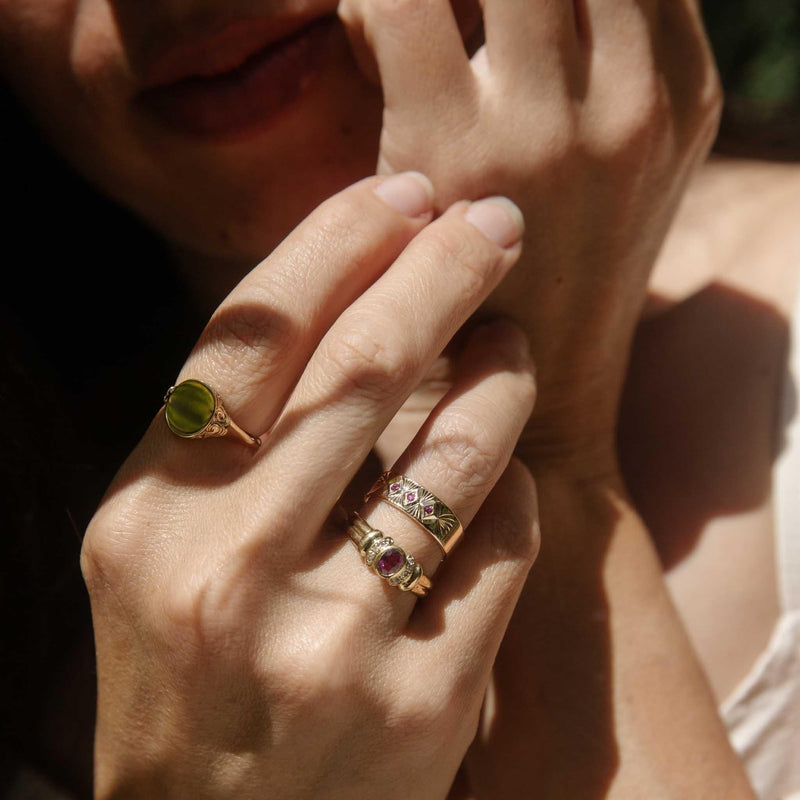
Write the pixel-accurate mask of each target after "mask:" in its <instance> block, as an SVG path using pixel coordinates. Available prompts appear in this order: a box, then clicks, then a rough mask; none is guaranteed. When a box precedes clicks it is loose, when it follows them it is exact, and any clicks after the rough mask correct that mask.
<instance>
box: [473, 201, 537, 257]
mask: <svg viewBox="0 0 800 800" xmlns="http://www.w3.org/2000/svg"><path fill="white" fill-rule="evenodd" d="M464 219H465V220H467V222H471V223H472V224H473V225H474V226H475V227H476V228H477V229H478V230H480V231H482V232H483V233H484V234H485V235H486V236H487V237H488V238H489V239H491V240H492V241H493V242H494V243H495V244H499V245H500V247H512V246H513V245H515V244H516V243H517V242H518V241H519V240H520V239H521V238H522V234H523V233H524V232H525V220H524V219H523V217H522V212H521V211H520V210H519V209H518V208H517V206H515V205H514V203H512V202H511V201H510V200H509V199H508V198H507V197H487V198H485V199H484V200H478V201H476V202H474V203H473V204H472V205H471V206H470V207H469V209H468V210H467V213H466V214H465V215H464Z"/></svg>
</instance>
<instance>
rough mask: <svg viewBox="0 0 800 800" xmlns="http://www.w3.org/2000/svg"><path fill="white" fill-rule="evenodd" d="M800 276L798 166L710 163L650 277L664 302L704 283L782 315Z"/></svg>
mask: <svg viewBox="0 0 800 800" xmlns="http://www.w3.org/2000/svg"><path fill="white" fill-rule="evenodd" d="M798 276H800V163H776V162H769V161H757V160H744V159H727V158H712V159H710V160H709V161H708V163H707V164H705V165H704V166H703V167H702V168H701V169H700V170H699V171H698V172H697V174H696V176H695V178H694V180H693V181H692V183H691V185H690V186H689V189H688V191H687V192H686V195H685V197H684V200H683V203H682V205H681V207H680V209H679V211H678V214H677V216H676V219H675V224H674V225H673V228H672V230H671V231H670V234H669V236H668V237H667V240H666V242H665V244H664V248H663V250H662V253H661V257H660V259H659V261H658V263H657V265H656V269H655V271H654V274H653V280H652V290H653V291H654V292H655V293H656V294H659V295H662V296H663V297H664V298H665V299H667V300H668V301H671V302H675V301H680V300H681V299H684V298H686V297H688V296H690V295H691V294H693V293H694V292H696V291H697V290H698V289H700V288H702V287H703V286H704V285H707V284H709V283H710V282H719V283H723V284H726V285H730V286H731V287H735V288H738V289H740V290H742V291H745V292H750V293H753V294H754V295H755V296H756V297H758V298H759V299H761V300H764V301H766V302H773V303H774V304H775V306H776V308H777V309H779V310H780V311H782V312H784V313H789V312H790V310H791V307H792V299H793V294H794V288H793V287H796V284H797V280H798Z"/></svg>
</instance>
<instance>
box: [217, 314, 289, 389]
mask: <svg viewBox="0 0 800 800" xmlns="http://www.w3.org/2000/svg"><path fill="white" fill-rule="evenodd" d="M297 335H298V333H297V330H296V328H295V325H294V323H293V322H292V320H291V319H290V318H289V317H288V316H287V315H285V314H282V313H279V312H277V311H276V310H275V309H273V308H270V307H268V306H267V305H266V304H263V303H256V302H252V303H240V304H239V305H237V306H236V307H234V308H229V309H226V310H225V311H222V312H220V313H219V314H218V315H217V316H216V317H215V318H214V319H213V320H212V321H211V322H210V323H209V326H208V328H207V329H206V331H205V333H204V335H203V340H202V341H201V346H205V347H209V348H211V350H212V352H213V356H214V360H215V361H218V362H220V363H222V364H225V366H226V368H227V369H230V370H233V371H235V372H236V373H237V374H241V375H244V376H246V375H248V374H250V373H254V374H257V375H261V374H262V373H263V370H264V368H265V366H269V365H270V364H273V363H275V362H276V361H278V360H280V359H281V358H282V357H285V354H286V353H287V352H288V351H289V350H290V349H291V348H292V347H293V345H294V343H295V340H296V338H297ZM256 364H257V366H256Z"/></svg>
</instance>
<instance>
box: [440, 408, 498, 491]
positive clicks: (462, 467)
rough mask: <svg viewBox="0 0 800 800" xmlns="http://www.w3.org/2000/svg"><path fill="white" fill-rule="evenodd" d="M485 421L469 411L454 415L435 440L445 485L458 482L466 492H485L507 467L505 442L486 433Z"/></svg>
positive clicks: (442, 427)
mask: <svg viewBox="0 0 800 800" xmlns="http://www.w3.org/2000/svg"><path fill="white" fill-rule="evenodd" d="M485 430H486V428H485V425H484V423H483V421H481V420H479V419H476V418H475V417H474V416H472V415H470V414H466V413H460V414H455V415H451V416H450V418H449V419H448V420H447V421H446V422H444V423H443V424H442V426H441V427H440V429H439V431H438V433H437V434H436V435H435V438H434V439H433V441H432V442H431V444H432V455H433V459H434V460H435V461H436V462H437V464H438V470H437V471H439V472H441V473H442V481H443V483H444V484H445V485H450V484H452V483H453V482H457V484H458V486H459V491H461V492H464V493H465V494H469V495H471V494H474V493H477V492H485V491H486V488H487V486H491V485H493V484H494V482H495V481H496V479H497V476H498V472H499V471H500V469H501V467H502V466H503V461H504V456H505V455H506V454H505V453H504V452H503V444H502V442H499V441H494V440H492V438H491V437H490V436H488V435H486V433H485Z"/></svg>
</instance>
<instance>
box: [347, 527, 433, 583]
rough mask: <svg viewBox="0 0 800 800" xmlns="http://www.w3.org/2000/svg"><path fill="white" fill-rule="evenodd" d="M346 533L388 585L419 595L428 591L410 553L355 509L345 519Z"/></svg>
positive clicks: (425, 580) (422, 575)
mask: <svg viewBox="0 0 800 800" xmlns="http://www.w3.org/2000/svg"><path fill="white" fill-rule="evenodd" d="M347 533H348V535H349V536H350V541H351V542H352V543H353V544H354V545H355V548H356V550H358V552H359V555H360V556H361V558H362V559H363V560H364V563H365V564H366V565H367V566H368V567H370V568H371V569H372V571H373V572H374V573H375V574H376V575H378V576H380V577H381V578H383V579H384V580H385V581H386V582H387V583H388V584H389V585H390V586H396V587H397V588H398V589H400V591H403V592H413V593H414V594H416V595H419V596H420V597H424V596H425V595H426V594H427V593H428V590H429V589H430V588H431V581H430V578H428V577H427V576H426V575H424V574H423V572H422V566H421V565H420V564H417V562H416V561H415V560H414V556H411V555H407V554H406V552H405V551H404V550H403V548H402V547H398V546H397V545H396V544H395V543H394V540H393V539H392V538H391V537H389V536H385V535H384V533H383V531H379V530H377V529H376V528H373V527H372V526H371V525H368V524H367V523H366V522H365V521H364V520H363V519H362V518H361V517H360V516H359V515H358V514H356V512H355V511H354V512H353V513H352V514H351V515H350V517H349V519H348V521H347Z"/></svg>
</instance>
